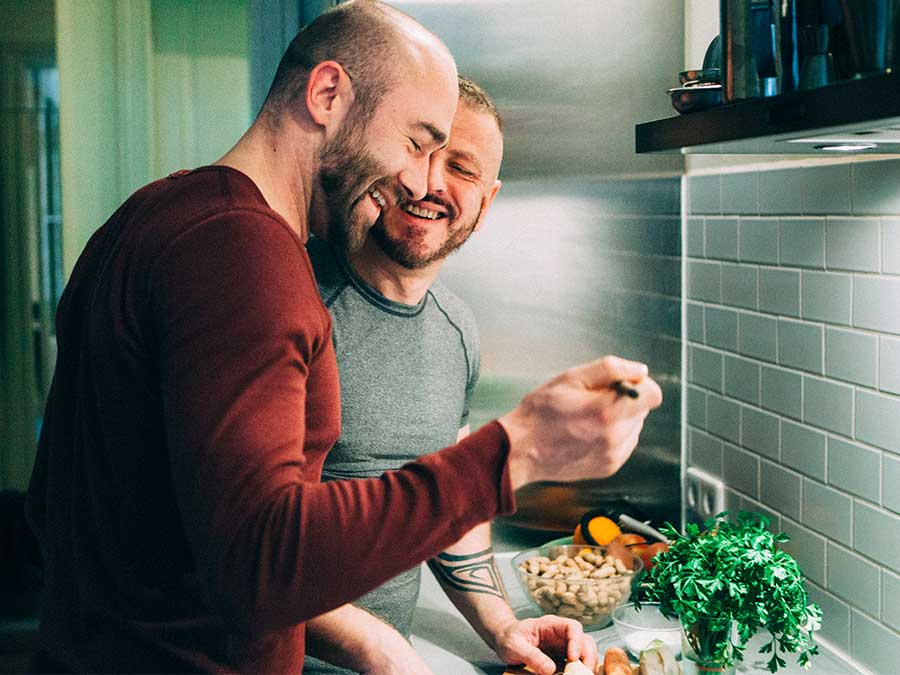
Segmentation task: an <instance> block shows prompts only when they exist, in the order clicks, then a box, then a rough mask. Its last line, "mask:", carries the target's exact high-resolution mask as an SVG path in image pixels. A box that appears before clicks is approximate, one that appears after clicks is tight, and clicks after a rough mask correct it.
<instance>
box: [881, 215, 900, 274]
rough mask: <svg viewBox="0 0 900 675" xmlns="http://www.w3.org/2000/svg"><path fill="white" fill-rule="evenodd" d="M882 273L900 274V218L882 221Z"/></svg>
mask: <svg viewBox="0 0 900 675" xmlns="http://www.w3.org/2000/svg"><path fill="white" fill-rule="evenodd" d="M881 271H882V272H884V273H885V274H900V218H882V219H881Z"/></svg>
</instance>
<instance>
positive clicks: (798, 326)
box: [778, 319, 824, 373]
mask: <svg viewBox="0 0 900 675" xmlns="http://www.w3.org/2000/svg"><path fill="white" fill-rule="evenodd" d="M823 334H824V331H823V328H822V326H821V325H820V324H815V323H808V322H803V321H793V320H791V319H780V320H779V321H778V362H779V363H780V364H781V365H783V366H790V367H792V368H798V369H799V370H807V371H809V372H812V373H821V372H822V342H823Z"/></svg>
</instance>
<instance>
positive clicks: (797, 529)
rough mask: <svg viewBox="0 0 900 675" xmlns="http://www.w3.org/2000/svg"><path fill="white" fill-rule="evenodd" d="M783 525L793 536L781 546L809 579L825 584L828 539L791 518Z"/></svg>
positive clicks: (788, 533) (786, 531) (783, 520)
mask: <svg viewBox="0 0 900 675" xmlns="http://www.w3.org/2000/svg"><path fill="white" fill-rule="evenodd" d="M726 479H727V474H726ZM781 527H782V529H783V530H784V533H785V534H786V535H788V536H789V537H790V538H791V540H790V541H788V542H785V543H784V544H782V545H781V548H782V549H784V551H785V552H787V553H788V554H790V555H791V556H793V557H794V559H795V560H796V561H797V564H799V565H800V569H801V570H802V571H803V574H804V575H805V576H806V578H807V579H810V580H811V581H814V582H815V583H817V584H819V585H820V586H824V585H825V545H826V542H827V541H828V540H827V539H825V537H823V536H821V535H819V534H816V533H815V532H813V531H812V530H810V529H807V528H805V527H803V526H802V525H800V524H799V523H795V522H794V521H793V520H791V519H790V518H782V519H781Z"/></svg>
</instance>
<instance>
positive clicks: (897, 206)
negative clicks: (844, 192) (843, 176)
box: [851, 160, 900, 215]
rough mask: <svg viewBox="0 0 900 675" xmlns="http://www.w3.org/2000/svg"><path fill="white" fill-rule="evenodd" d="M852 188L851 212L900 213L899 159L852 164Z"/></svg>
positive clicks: (873, 213)
mask: <svg viewBox="0 0 900 675" xmlns="http://www.w3.org/2000/svg"><path fill="white" fill-rule="evenodd" d="M852 189H853V193H852V195H851V200H852V202H853V213H855V214H858V215H870V214H871V215H880V214H883V213H890V214H896V213H900V161H898V160H888V161H882V162H859V163H857V164H854V165H853V188H852Z"/></svg>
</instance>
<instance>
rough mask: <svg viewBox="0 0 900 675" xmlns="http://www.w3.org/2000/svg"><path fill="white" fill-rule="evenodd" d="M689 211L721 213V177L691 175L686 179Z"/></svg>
mask: <svg viewBox="0 0 900 675" xmlns="http://www.w3.org/2000/svg"><path fill="white" fill-rule="evenodd" d="M688 192H689V202H688V208H689V209H690V212H691V213H704V214H705V213H722V178H721V177H720V176H692V177H690V178H689V179H688Z"/></svg>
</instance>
